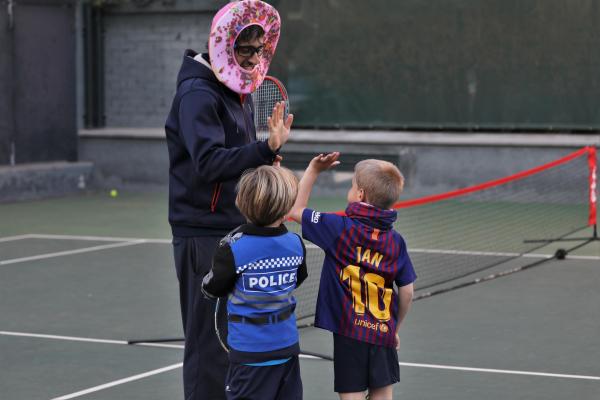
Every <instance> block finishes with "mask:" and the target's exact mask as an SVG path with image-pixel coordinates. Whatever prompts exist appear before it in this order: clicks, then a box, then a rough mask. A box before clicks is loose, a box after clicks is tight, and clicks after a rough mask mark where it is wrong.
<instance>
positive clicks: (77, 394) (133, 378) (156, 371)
mask: <svg viewBox="0 0 600 400" xmlns="http://www.w3.org/2000/svg"><path fill="white" fill-rule="evenodd" d="M182 366H183V363H177V364H172V365H168V366H166V367H163V368H158V369H153V370H152V371H148V372H144V373H141V374H137V375H133V376H129V377H127V378H123V379H118V380H116V381H112V382H107V383H104V384H102V385H98V386H94V387H91V388H88V389H84V390H80V391H79V392H75V393H70V394H66V395H64V396H60V397H54V398H53V399H52V400H68V399H74V398H75V397H80V396H83V395H86V394H89V393H93V392H98V391H100V390H104V389H108V388H111V387H113V386H118V385H122V384H124V383H128V382H132V381H137V380H140V379H144V378H147V377H149V376H152V375H157V374H161V373H163V372H166V371H170V370H172V369H176V368H181V367H182Z"/></svg>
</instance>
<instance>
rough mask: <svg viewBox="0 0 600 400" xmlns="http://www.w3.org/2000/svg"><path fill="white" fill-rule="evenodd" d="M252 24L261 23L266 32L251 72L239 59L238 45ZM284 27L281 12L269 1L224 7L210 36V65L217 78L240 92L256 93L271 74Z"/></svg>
mask: <svg viewBox="0 0 600 400" xmlns="http://www.w3.org/2000/svg"><path fill="white" fill-rule="evenodd" d="M250 25H259V26H260V27H262V28H263V30H264V31H265V35H264V47H263V52H262V55H261V57H260V62H259V63H258V64H257V65H255V66H254V69H252V70H251V71H248V70H245V69H244V68H242V67H241V66H240V65H239V64H238V62H237V60H236V59H235V50H234V44H235V41H236V39H237V37H238V36H239V34H240V32H241V31H243V30H244V29H246V28H247V27H249V26H250ZM280 28H281V20H280V18H279V13H278V12H277V10H275V8H273V6H271V5H269V4H267V3H265V2H262V1H259V0H243V1H236V2H232V3H229V4H227V5H226V6H225V7H223V8H221V9H220V10H219V11H218V12H217V14H216V15H215V17H214V18H213V21H212V25H211V28H210V36H209V39H208V54H209V57H210V64H211V67H212V70H213V72H214V73H215V75H216V77H217V79H218V80H219V81H220V82H222V83H223V84H224V85H225V86H227V87H228V88H229V89H231V90H233V91H234V92H236V93H240V94H248V93H252V92H254V91H255V90H256V88H257V87H259V86H260V84H261V83H262V81H263V79H264V78H265V75H267V71H268V70H269V65H270V64H271V60H272V59H273V55H274V54H275V48H276V47H277V42H278V40H279V32H280Z"/></svg>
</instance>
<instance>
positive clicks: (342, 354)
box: [289, 152, 416, 400]
mask: <svg viewBox="0 0 600 400" xmlns="http://www.w3.org/2000/svg"><path fill="white" fill-rule="evenodd" d="M338 158H339V153H337V152H335V153H330V154H327V155H323V154H320V155H318V156H317V157H315V158H313V159H312V161H311V162H310V164H309V165H308V168H307V169H306V171H305V172H304V176H303V177H302V179H301V180H300V184H299V189H298V197H297V199H296V203H295V204H294V207H293V208H292V211H291V212H290V214H289V216H290V217H291V218H292V219H293V220H295V221H296V222H299V223H301V224H302V236H303V237H304V238H305V239H307V240H310V241H311V242H313V243H314V244H316V245H317V246H319V247H320V248H321V249H323V250H324V251H325V260H324V262H323V270H322V272H321V282H320V286H319V295H318V299H317V310H316V316H315V326H317V327H320V328H323V329H326V330H329V331H331V332H332V333H333V346H334V347H333V348H334V350H333V359H334V379H335V381H334V390H335V391H336V392H338V393H339V395H340V398H341V399H342V400H354V399H364V398H365V391H367V390H368V392H369V399H370V400H383V399H391V398H392V396H393V390H392V385H393V384H394V383H396V382H398V381H400V366H399V364H398V353H397V349H399V348H400V336H399V334H398V333H399V330H400V326H401V324H402V322H403V320H404V317H405V316H406V314H407V313H408V310H409V309H410V305H411V303H412V297H413V282H414V281H415V279H416V274H415V271H414V268H413V265H412V263H411V260H410V257H409V255H408V251H407V248H406V243H405V242H404V239H403V238H402V236H401V235H400V234H399V233H398V232H396V231H395V230H394V227H393V224H394V221H395V220H396V211H395V210H393V209H391V207H392V205H393V204H394V202H396V201H397V200H398V197H399V196H400V193H401V192H402V189H403V186H404V177H403V176H402V174H401V173H400V171H399V170H398V168H397V167H396V166H395V165H394V164H392V163H389V162H387V161H382V160H373V159H370V160H363V161H360V162H359V163H357V164H356V166H355V168H354V176H353V178H352V187H351V188H350V190H349V191H348V196H347V198H348V206H347V208H346V213H345V214H346V215H345V216H340V215H336V214H328V213H321V212H318V211H315V210H311V209H309V208H306V206H307V203H308V199H309V196H310V192H311V190H312V187H313V185H314V183H315V181H316V179H317V177H318V175H319V173H321V172H323V171H325V170H327V169H329V168H332V167H334V166H335V165H337V164H339V162H338ZM394 283H395V284H396V287H397V289H394Z"/></svg>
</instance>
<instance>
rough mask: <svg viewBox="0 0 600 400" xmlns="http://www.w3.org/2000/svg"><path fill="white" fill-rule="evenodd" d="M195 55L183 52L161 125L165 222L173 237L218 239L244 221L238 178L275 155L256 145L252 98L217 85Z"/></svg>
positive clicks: (261, 144) (190, 52)
mask: <svg viewBox="0 0 600 400" xmlns="http://www.w3.org/2000/svg"><path fill="white" fill-rule="evenodd" d="M196 55H197V53H196V52H194V51H192V50H186V52H185V54H184V57H183V64H182V66H181V70H180V71H179V75H178V76H177V93H176V94H175V98H174V99H173V105H172V106H171V111H170V113H169V116H168V118H167V122H166V125H165V130H166V135H167V145H168V148H169V223H170V224H171V230H172V232H173V236H207V235H217V236H222V235H225V234H227V233H228V232H229V231H231V230H232V229H233V228H235V227H237V226H238V225H241V224H243V223H245V219H244V217H243V216H242V215H241V214H240V212H239V211H238V209H237V208H236V206H235V196H236V191H235V188H236V185H237V182H238V180H239V178H240V176H241V174H242V173H243V172H244V171H245V170H246V169H248V168H254V167H258V166H260V165H264V164H272V163H273V160H274V158H275V155H276V153H274V152H273V151H271V149H270V148H269V146H268V145H267V142H265V141H262V142H257V141H256V131H255V128H254V115H253V105H252V101H251V97H250V96H245V98H244V97H241V96H240V95H239V94H238V93H235V92H233V91H232V90H230V89H229V88H227V87H226V86H225V85H223V84H222V83H221V82H219V81H218V80H217V78H216V77H215V75H214V73H213V72H212V70H211V69H210V68H208V66H206V65H203V64H202V63H200V62H199V61H196V60H194V58H193V57H195V56H196ZM202 57H203V58H204V59H205V60H207V57H206V55H203V56H202Z"/></svg>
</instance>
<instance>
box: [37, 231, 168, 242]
mask: <svg viewBox="0 0 600 400" xmlns="http://www.w3.org/2000/svg"><path fill="white" fill-rule="evenodd" d="M26 236H29V237H30V238H34V239H57V240H93V241H98V242H102V241H104V242H131V241H139V240H141V241H143V242H145V243H166V244H171V243H172V240H170V239H149V238H126V237H112V236H87V235H84V236H78V235H50V234H41V233H31V234H29V235H26Z"/></svg>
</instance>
